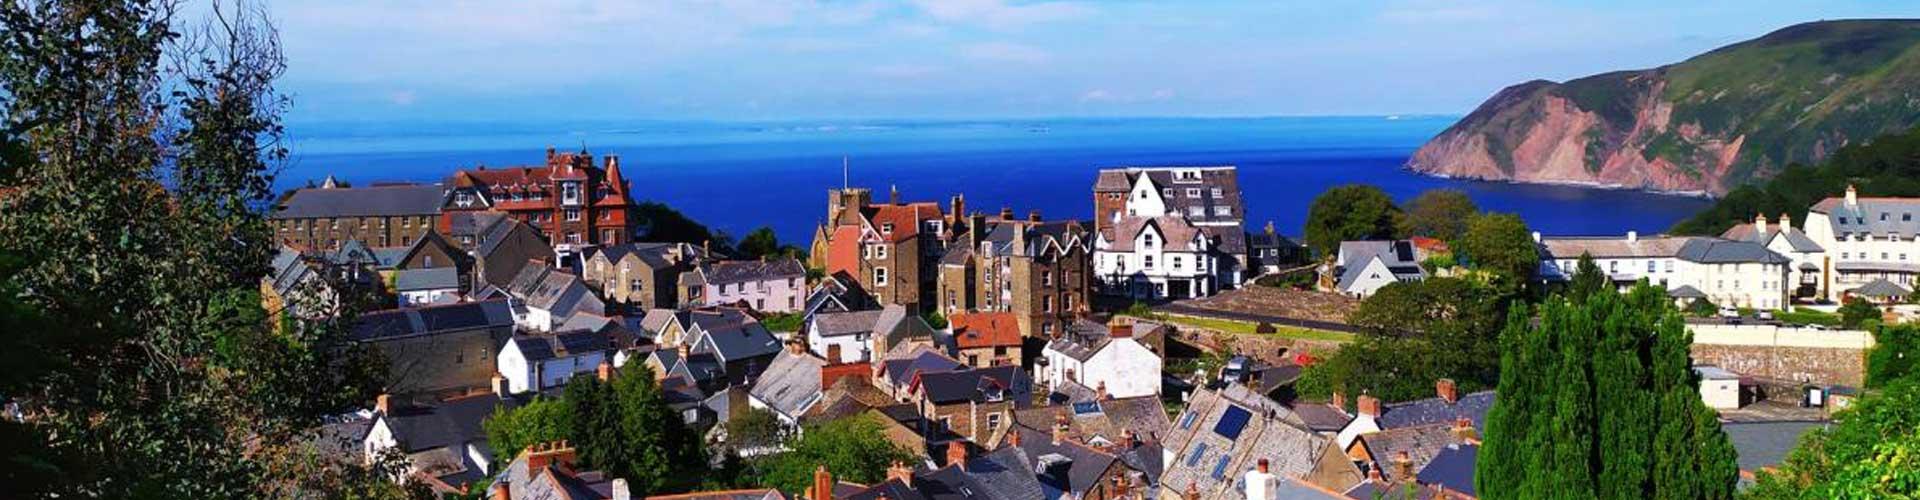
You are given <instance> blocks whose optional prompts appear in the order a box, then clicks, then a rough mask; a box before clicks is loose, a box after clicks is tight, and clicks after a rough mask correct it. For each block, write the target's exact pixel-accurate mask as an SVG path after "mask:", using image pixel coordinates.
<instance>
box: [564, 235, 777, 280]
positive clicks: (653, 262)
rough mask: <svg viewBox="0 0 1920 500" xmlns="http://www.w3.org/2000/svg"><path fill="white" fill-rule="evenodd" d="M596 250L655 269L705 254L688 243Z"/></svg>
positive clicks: (611, 258)
mask: <svg viewBox="0 0 1920 500" xmlns="http://www.w3.org/2000/svg"><path fill="white" fill-rule="evenodd" d="M595 251H596V252H599V253H601V254H604V255H606V258H607V261H608V262H616V263H617V262H620V261H621V260H623V259H626V258H627V256H628V255H632V256H634V257H635V258H638V259H640V261H641V262H645V263H646V264H647V266H649V267H652V268H654V269H663V268H666V267H671V266H673V265H674V264H675V263H677V262H678V261H679V260H681V259H686V258H692V257H701V256H703V255H704V254H702V253H701V252H700V247H696V246H693V245H689V244H686V243H656V242H634V243H627V244H625V245H609V246H603V247H599V248H598V249H596V250H595ZM802 272H803V273H804V271H802Z"/></svg>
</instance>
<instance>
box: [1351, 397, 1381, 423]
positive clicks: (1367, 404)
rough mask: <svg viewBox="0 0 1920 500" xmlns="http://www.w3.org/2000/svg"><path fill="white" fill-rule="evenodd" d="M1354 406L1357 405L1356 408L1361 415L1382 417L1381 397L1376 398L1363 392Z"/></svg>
mask: <svg viewBox="0 0 1920 500" xmlns="http://www.w3.org/2000/svg"><path fill="white" fill-rule="evenodd" d="M1354 406H1355V408H1354V410H1355V411H1356V412H1357V413H1359V414H1361V415H1366V416H1368V417H1373V418H1380V399H1379V398H1375V397H1373V396H1371V395H1367V394H1361V395H1360V399H1359V401H1358V402H1356V403H1354Z"/></svg>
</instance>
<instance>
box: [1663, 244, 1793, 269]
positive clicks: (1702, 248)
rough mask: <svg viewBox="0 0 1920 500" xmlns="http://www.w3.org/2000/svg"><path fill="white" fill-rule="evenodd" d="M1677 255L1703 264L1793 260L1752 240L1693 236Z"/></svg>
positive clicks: (1768, 262) (1783, 261)
mask: <svg viewBox="0 0 1920 500" xmlns="http://www.w3.org/2000/svg"><path fill="white" fill-rule="evenodd" d="M1676 257H1679V258H1680V259H1681V260H1685V261H1688V262H1698V263H1702V264H1721V263H1727V264H1746V263H1759V264H1786V263H1789V262H1792V259H1788V258H1787V257H1786V256H1784V255H1780V254H1779V253H1777V252H1774V251H1772V250H1768V249H1767V247H1766V246H1765V245H1762V244H1760V243H1754V242H1751V241H1728V240H1722V239H1718V238H1693V239H1692V240H1690V241H1688V242H1687V244H1686V245H1682V246H1681V247H1680V252H1679V254H1678V255H1676Z"/></svg>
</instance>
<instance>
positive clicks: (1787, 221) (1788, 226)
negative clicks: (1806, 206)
mask: <svg viewBox="0 0 1920 500" xmlns="http://www.w3.org/2000/svg"><path fill="white" fill-rule="evenodd" d="M1791 230H1793V217H1792V216H1790V215H1787V214H1780V232H1782V233H1784V232H1787V231H1791Z"/></svg>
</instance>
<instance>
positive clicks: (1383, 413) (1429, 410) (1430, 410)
mask: <svg viewBox="0 0 1920 500" xmlns="http://www.w3.org/2000/svg"><path fill="white" fill-rule="evenodd" d="M1493 400H1494V392H1493V391H1480V392H1475V393H1471V394H1462V395H1460V400H1459V401H1458V402H1455V403H1453V404H1447V402H1446V400H1443V399H1440V398H1437V397H1435V398H1427V399H1420V400H1415V401H1407V402H1404V403H1393V404H1387V405H1381V407H1380V417H1379V418H1377V419H1375V422H1376V423H1378V424H1379V425H1380V428H1381V429H1382V430H1386V429H1398V428H1401V427H1413V426H1419V425H1429V424H1442V423H1444V424H1452V423H1453V422H1454V420H1456V419H1458V418H1460V417H1467V419H1469V420H1472V421H1473V428H1474V429H1478V430H1481V431H1485V430H1486V422H1487V410H1489V409H1492V408H1493Z"/></svg>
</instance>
